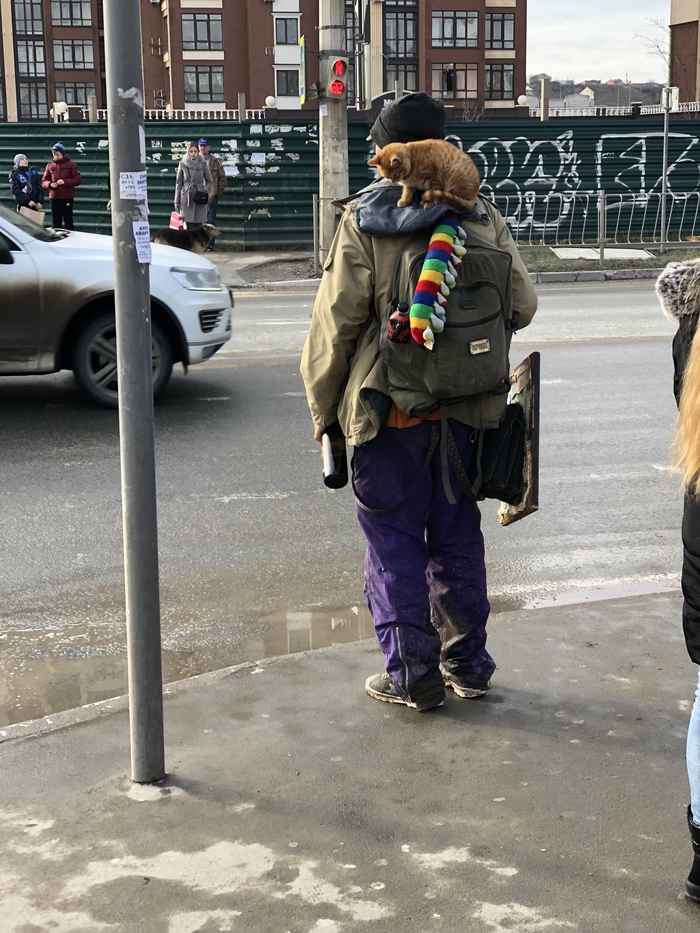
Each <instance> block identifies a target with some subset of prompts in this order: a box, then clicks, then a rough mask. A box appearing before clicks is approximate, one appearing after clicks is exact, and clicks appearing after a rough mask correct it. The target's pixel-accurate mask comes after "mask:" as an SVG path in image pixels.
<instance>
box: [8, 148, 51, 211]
mask: <svg viewBox="0 0 700 933" xmlns="http://www.w3.org/2000/svg"><path fill="white" fill-rule="evenodd" d="M9 182H10V188H11V189H12V196H13V197H14V199H15V204H16V205H17V210H18V211H19V209H20V207H28V208H30V209H31V210H33V211H40V210H41V208H42V205H43V203H44V189H43V187H42V185H41V175H40V174H39V173H38V172H37V170H36V169H35V168H33V167H32V166H30V165H29V159H28V158H27V157H26V155H25V154H24V153H23V152H18V153H17V155H16V156H15V160H14V168H13V169H12V171H11V172H10V176H9Z"/></svg>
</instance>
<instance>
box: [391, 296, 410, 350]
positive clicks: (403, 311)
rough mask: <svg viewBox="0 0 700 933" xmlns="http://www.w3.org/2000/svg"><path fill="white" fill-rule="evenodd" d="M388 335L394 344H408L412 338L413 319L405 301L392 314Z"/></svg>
mask: <svg viewBox="0 0 700 933" xmlns="http://www.w3.org/2000/svg"><path fill="white" fill-rule="evenodd" d="M386 335H387V337H388V339H389V340H390V341H391V342H392V343H408V341H409V340H410V338H411V317H410V314H409V308H408V305H407V304H406V302H405V301H402V302H400V303H399V304H398V305H397V306H396V308H395V309H394V310H393V311H392V312H391V316H390V318H389V323H388V324H387V331H386Z"/></svg>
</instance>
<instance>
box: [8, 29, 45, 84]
mask: <svg viewBox="0 0 700 933" xmlns="http://www.w3.org/2000/svg"><path fill="white" fill-rule="evenodd" d="M15 48H16V49H17V74H18V75H21V76H22V77H23V78H43V77H44V75H45V74H46V57H45V55H44V43H43V42H37V41H36V39H17V41H16V42H15Z"/></svg>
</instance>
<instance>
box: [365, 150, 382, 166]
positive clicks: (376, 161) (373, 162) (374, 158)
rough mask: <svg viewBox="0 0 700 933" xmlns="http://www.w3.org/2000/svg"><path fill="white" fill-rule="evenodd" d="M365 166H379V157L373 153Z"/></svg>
mask: <svg viewBox="0 0 700 933" xmlns="http://www.w3.org/2000/svg"><path fill="white" fill-rule="evenodd" d="M367 165H379V155H378V154H377V153H375V154H374V155H373V156H372V158H371V159H370V160H369V162H368V163H367Z"/></svg>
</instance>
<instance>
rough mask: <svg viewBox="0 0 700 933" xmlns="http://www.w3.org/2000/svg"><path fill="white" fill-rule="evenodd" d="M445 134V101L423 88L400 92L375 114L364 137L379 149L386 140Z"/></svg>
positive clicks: (389, 141) (438, 137)
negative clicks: (410, 91) (401, 94)
mask: <svg viewBox="0 0 700 933" xmlns="http://www.w3.org/2000/svg"><path fill="white" fill-rule="evenodd" d="M444 138H445V105H444V104H443V102H442V101H441V100H436V99H435V98H434V97H428V95H427V94H425V93H424V92H423V91H416V92H415V93H413V94H404V96H403V97H399V99H398V100H394V101H392V102H391V103H390V104H389V106H388V107H385V108H384V110H382V112H381V113H380V114H379V116H378V117H377V119H376V120H375V122H374V126H373V127H372V129H371V130H370V131H369V136H368V137H367V139H373V140H374V142H375V143H376V144H377V145H378V146H380V147H381V148H382V149H383V148H384V146H388V145H389V143H412V142H416V140H419V139H444Z"/></svg>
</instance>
